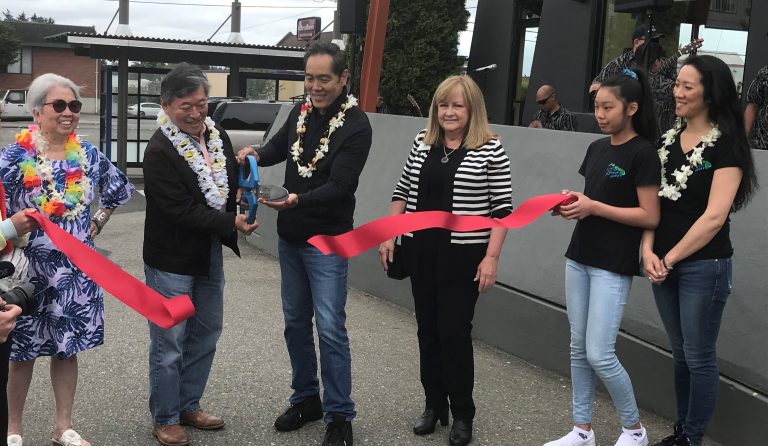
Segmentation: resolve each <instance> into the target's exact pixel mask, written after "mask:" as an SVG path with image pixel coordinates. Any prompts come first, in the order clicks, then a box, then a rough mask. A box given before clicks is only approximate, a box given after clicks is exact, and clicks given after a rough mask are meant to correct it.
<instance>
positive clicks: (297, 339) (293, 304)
mask: <svg viewBox="0 0 768 446" xmlns="http://www.w3.org/2000/svg"><path fill="white" fill-rule="evenodd" d="M278 252H279V254H280V274H281V281H280V288H281V294H282V299H283V316H284V317H285V332H284V333H285V343H286V345H287V347H288V355H289V356H290V358H291V367H292V369H293V373H292V375H291V388H292V389H293V395H291V398H290V402H291V404H296V403H298V402H300V401H302V400H304V399H306V398H307V397H309V396H312V395H317V394H319V393H320V384H319V382H318V380H317V357H316V356H315V338H314V334H313V332H312V316H313V315H314V317H315V323H316V324H317V336H318V338H319V342H320V367H321V377H322V379H323V389H324V392H323V412H325V421H326V422H328V423H330V422H331V421H332V420H333V414H339V415H344V416H345V417H346V419H347V420H352V419H354V418H355V403H354V402H353V401H352V396H351V394H352V356H351V354H350V352H349V339H348V338H347V328H346V327H345V325H344V324H345V323H346V320H347V314H346V312H345V311H344V307H345V306H346V304H347V271H348V265H349V261H348V260H347V259H342V258H341V257H338V256H336V255H334V254H329V255H323V253H321V252H320V251H319V250H318V249H317V248H315V247H313V246H311V245H308V244H305V243H291V242H288V241H285V240H283V239H280V240H279V241H278Z"/></svg>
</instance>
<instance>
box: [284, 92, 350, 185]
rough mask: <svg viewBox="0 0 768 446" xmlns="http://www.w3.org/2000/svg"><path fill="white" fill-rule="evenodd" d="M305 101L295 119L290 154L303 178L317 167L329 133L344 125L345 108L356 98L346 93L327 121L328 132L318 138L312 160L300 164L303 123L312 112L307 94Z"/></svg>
mask: <svg viewBox="0 0 768 446" xmlns="http://www.w3.org/2000/svg"><path fill="white" fill-rule="evenodd" d="M305 101H306V102H305V103H304V104H303V105H302V110H301V113H299V119H298V120H297V121H296V142H294V143H293V145H292V146H291V156H292V157H293V161H294V162H296V166H297V168H298V170H299V175H300V176H302V177H304V178H309V177H311V176H312V172H314V171H315V170H316V169H317V163H318V162H319V161H320V160H321V159H323V158H325V154H326V153H328V143H330V141H331V135H332V134H333V132H334V131H336V129H338V128H340V127H341V126H343V125H344V116H345V115H346V112H347V110H349V109H350V108H352V107H354V106H356V105H357V98H355V97H354V96H352V95H351V94H350V95H347V100H346V102H344V103H342V104H341V108H340V110H339V112H338V113H337V114H336V116H334V117H333V118H331V120H330V121H329V122H328V134H327V135H326V136H324V137H322V138H320V146H319V147H318V149H317V150H316V151H315V156H314V158H312V161H310V162H309V164H307V165H306V166H302V165H301V154H302V153H304V148H303V147H301V141H302V137H303V135H304V133H306V131H307V129H306V127H305V125H304V123H305V121H306V119H307V116H308V115H309V114H310V113H312V101H311V100H310V98H309V96H307V98H306V99H305Z"/></svg>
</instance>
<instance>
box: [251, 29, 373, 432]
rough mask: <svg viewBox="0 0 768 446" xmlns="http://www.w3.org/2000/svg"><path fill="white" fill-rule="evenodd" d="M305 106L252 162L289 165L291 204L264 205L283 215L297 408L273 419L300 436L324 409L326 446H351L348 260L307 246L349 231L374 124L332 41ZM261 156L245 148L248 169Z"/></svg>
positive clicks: (320, 53) (308, 64) (321, 52)
mask: <svg viewBox="0 0 768 446" xmlns="http://www.w3.org/2000/svg"><path fill="white" fill-rule="evenodd" d="M304 68H305V75H304V88H305V89H306V90H307V92H308V93H309V95H308V98H307V100H306V101H304V102H302V103H301V104H297V105H296V107H294V109H293V110H292V111H291V113H290V114H289V115H288V119H287V120H286V122H285V124H284V125H283V127H282V128H281V129H280V130H279V131H278V132H277V133H276V134H275V135H274V136H273V137H272V139H271V140H270V141H269V142H268V143H267V144H266V145H265V146H264V147H262V148H260V149H258V151H257V152H256V153H255V155H256V156H257V157H258V159H259V165H262V166H271V165H273V164H277V163H280V162H283V161H285V162H286V165H285V188H286V189H288V191H289V192H290V194H289V195H288V198H286V199H285V201H280V202H263V203H264V204H265V205H267V206H269V207H272V208H274V209H276V210H278V211H279V214H278V217H277V232H278V235H279V236H280V240H279V244H278V251H279V255H280V269H281V275H282V278H281V279H282V280H281V294H282V301H283V314H284V316H285V341H286V344H287V346H288V354H289V356H290V358H291V366H292V368H293V374H292V377H291V387H292V388H293V394H292V395H291V397H290V404H291V406H290V407H289V408H288V409H287V410H286V411H285V412H284V413H283V414H282V415H280V416H279V417H278V418H277V420H276V421H275V428H277V429H278V430H281V431H290V430H294V429H298V428H300V427H301V426H303V425H304V424H305V423H306V422H308V421H313V420H318V419H320V418H322V417H323V412H325V422H326V423H327V425H326V433H325V438H324V440H323V445H324V446H325V445H328V446H352V424H351V421H352V419H354V417H355V404H354V402H353V401H352V398H351V391H352V371H351V366H352V360H351V356H350V352H349V340H348V338H347V329H346V327H345V322H346V313H345V312H344V307H345V305H346V301H347V268H348V261H347V259H343V258H340V257H338V256H336V255H334V254H330V255H327V256H326V255H323V254H322V253H321V252H320V251H319V250H317V249H316V248H315V247H313V246H311V245H309V244H308V243H307V239H309V238H310V237H312V236H313V235H316V234H324V235H337V234H342V233H344V232H347V231H349V230H350V229H352V217H353V214H354V211H355V190H356V189H357V184H358V178H359V176H360V172H362V170H363V167H364V166H365V161H366V159H367V158H368V151H369V150H370V147H371V135H372V132H371V126H370V124H369V123H368V118H367V116H366V115H365V113H364V112H362V111H361V110H360V108H359V107H356V104H357V100H356V99H355V98H354V97H353V96H351V95H349V96H348V95H346V94H344V91H345V89H346V84H347V79H348V76H349V72H348V71H347V69H346V62H345V58H344V53H343V52H342V51H341V50H339V47H337V46H336V45H334V44H329V43H319V42H317V43H314V44H313V45H311V46H310V47H309V48H308V49H307V52H306V54H305V55H304ZM248 154H254V152H253V149H250V148H246V149H243V150H241V151H240V153H239V154H238V158H239V159H240V161H241V162H243V161H244V159H245V156H246V155H248ZM313 315H314V317H315V321H316V323H317V332H318V337H319V343H320V367H321V375H322V380H323V388H324V394H323V401H322V404H321V402H320V385H319V382H318V379H317V359H316V357H315V345H314V336H313V333H312V316H313Z"/></svg>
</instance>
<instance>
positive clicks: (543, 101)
mask: <svg viewBox="0 0 768 446" xmlns="http://www.w3.org/2000/svg"><path fill="white" fill-rule="evenodd" d="M551 97H552V95H549V96H547V97H546V98H544V99H542V100H540V101H536V103H537V104H539V105H544V104H546V103H547V101H548V100H549V98H551Z"/></svg>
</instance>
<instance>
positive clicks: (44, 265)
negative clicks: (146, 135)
mask: <svg viewBox="0 0 768 446" xmlns="http://www.w3.org/2000/svg"><path fill="white" fill-rule="evenodd" d="M82 148H83V150H84V152H85V158H86V160H87V164H88V167H87V171H88V172H87V175H88V178H89V179H90V183H91V187H90V191H89V192H88V194H87V196H86V197H85V203H84V204H85V206H86V210H85V211H84V212H82V213H81V214H80V215H79V216H78V217H77V218H76V219H75V220H69V219H64V218H57V217H49V218H50V219H51V221H52V222H54V223H55V224H56V225H58V226H59V227H61V228H62V229H64V230H65V231H67V232H69V233H70V234H72V235H73V236H74V237H75V238H77V239H78V240H80V241H82V242H84V243H85V244H86V245H87V246H88V247H90V248H94V244H93V240H92V239H91V236H90V220H91V213H90V210H89V209H88V206H89V205H90V204H91V202H92V201H93V199H94V195H95V190H96V189H98V190H99V207H102V208H110V209H113V208H116V207H118V206H120V205H122V204H124V203H126V202H127V201H128V200H130V198H131V196H132V195H133V193H134V187H133V185H132V184H131V183H130V182H129V181H128V178H127V177H126V176H125V174H123V173H122V172H120V171H119V170H117V168H115V166H113V165H112V163H111V162H110V161H109V160H108V159H107V158H106V157H105V156H104V155H103V154H102V153H101V152H99V150H98V149H97V148H96V147H94V146H93V145H91V144H89V143H87V142H85V141H83V142H82ZM24 152H25V150H24V148H22V147H21V146H19V145H18V144H13V145H11V146H8V147H6V148H5V149H3V152H2V155H0V178H2V181H3V184H4V185H5V189H6V205H7V206H8V215H12V214H13V213H15V212H17V211H20V210H22V209H25V208H36V206H35V204H34V202H33V200H32V199H33V198H34V197H36V196H38V195H39V194H40V191H41V189H40V187H37V188H34V189H31V190H30V189H27V188H26V187H25V186H24V184H23V182H22V173H21V171H20V169H19V162H20V161H21V160H22V159H23V156H24ZM50 162H51V164H52V165H53V178H54V180H55V181H56V183H57V189H58V190H63V188H64V184H65V171H64V166H65V163H66V161H59V160H51V161H50ZM24 251H25V253H26V255H27V257H28V258H29V271H28V277H29V281H30V282H31V283H32V284H34V285H35V295H36V296H37V299H38V306H37V311H36V312H35V313H34V314H32V315H29V316H20V317H19V318H18V320H17V323H16V328H15V329H14V331H13V345H12V348H11V360H13V361H26V360H30V359H35V358H37V357H38V356H53V357H55V358H57V359H66V358H69V357H71V356H73V355H74V354H76V353H78V352H80V351H83V350H88V349H91V348H93V347H97V346H99V345H101V344H103V343H104V295H103V292H102V291H101V288H99V286H98V285H96V284H95V283H94V282H93V281H92V280H91V279H90V278H88V277H87V276H85V275H84V274H83V273H82V272H81V271H80V270H79V269H78V268H77V267H75V266H74V265H73V264H72V263H71V262H70V261H69V259H68V258H67V257H66V256H65V255H64V254H63V253H62V252H61V251H59V250H58V249H57V248H56V246H55V245H54V244H53V243H52V242H51V240H50V239H49V238H48V236H47V235H46V234H45V233H44V232H43V231H42V230H40V229H38V230H36V231H32V232H31V233H30V235H29V244H28V246H27V247H26V248H25V249H24Z"/></svg>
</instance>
